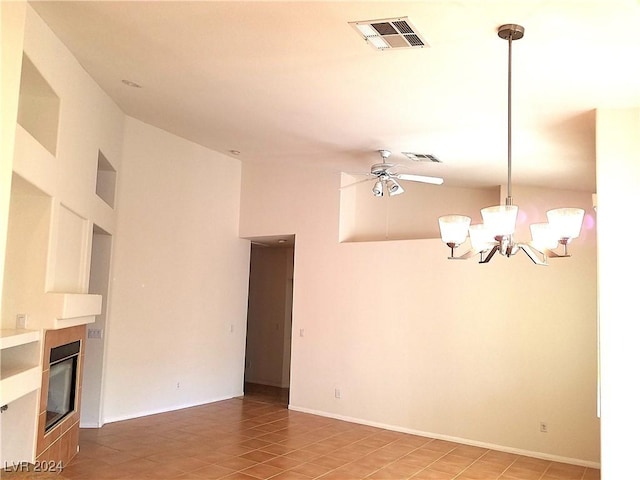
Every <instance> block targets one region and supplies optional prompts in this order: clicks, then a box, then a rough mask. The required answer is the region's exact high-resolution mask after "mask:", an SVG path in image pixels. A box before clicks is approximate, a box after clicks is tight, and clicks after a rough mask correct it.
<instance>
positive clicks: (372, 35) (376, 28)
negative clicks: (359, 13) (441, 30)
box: [349, 17, 429, 50]
mask: <svg viewBox="0 0 640 480" xmlns="http://www.w3.org/2000/svg"><path fill="white" fill-rule="evenodd" d="M349 25H351V26H352V27H353V28H355V29H356V30H357V31H358V32H359V33H360V35H362V36H363V37H364V39H365V40H366V42H367V43H368V44H369V45H371V46H372V47H373V48H375V49H376V50H388V49H390V48H422V47H428V46H429V44H428V43H427V42H426V40H425V39H424V38H423V37H422V36H421V35H420V34H419V33H418V32H417V31H416V29H415V28H414V27H413V25H411V22H409V19H408V17H399V18H386V19H382V20H365V21H361V22H349Z"/></svg>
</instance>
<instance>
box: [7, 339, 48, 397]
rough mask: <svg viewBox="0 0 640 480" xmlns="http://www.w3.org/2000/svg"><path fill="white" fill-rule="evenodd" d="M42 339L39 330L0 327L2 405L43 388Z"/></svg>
mask: <svg viewBox="0 0 640 480" xmlns="http://www.w3.org/2000/svg"><path fill="white" fill-rule="evenodd" d="M40 338H41V334H40V331H39V330H37V331H36V330H24V329H2V330H0V405H6V404H8V403H11V402H13V401H14V400H17V399H18V398H20V397H23V396H24V395H26V394H28V393H30V392H33V391H35V390H38V389H39V388H40V385H41V383H42V367H41V366H40Z"/></svg>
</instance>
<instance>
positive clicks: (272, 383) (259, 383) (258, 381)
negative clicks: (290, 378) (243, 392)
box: [245, 379, 289, 388]
mask: <svg viewBox="0 0 640 480" xmlns="http://www.w3.org/2000/svg"><path fill="white" fill-rule="evenodd" d="M245 383H252V384H255V385H266V386H267V387H277V388H289V385H282V384H281V383H277V382H270V381H268V380H249V379H245Z"/></svg>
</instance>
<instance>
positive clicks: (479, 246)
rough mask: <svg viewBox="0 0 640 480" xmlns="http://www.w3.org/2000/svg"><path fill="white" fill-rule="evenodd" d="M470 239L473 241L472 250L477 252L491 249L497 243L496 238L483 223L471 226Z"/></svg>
mask: <svg viewBox="0 0 640 480" xmlns="http://www.w3.org/2000/svg"><path fill="white" fill-rule="evenodd" d="M469 239H470V240H471V248H473V249H474V250H475V251H477V252H482V251H484V250H487V249H489V248H491V246H492V245H493V243H494V241H495V239H494V236H493V235H491V232H490V231H489V230H488V229H487V227H486V225H484V224H483V223H477V224H475V225H469Z"/></svg>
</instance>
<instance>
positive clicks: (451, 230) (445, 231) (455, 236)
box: [438, 215, 471, 245]
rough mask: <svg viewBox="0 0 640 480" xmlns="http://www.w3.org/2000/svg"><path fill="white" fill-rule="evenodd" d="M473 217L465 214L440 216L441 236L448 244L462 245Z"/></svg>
mask: <svg viewBox="0 0 640 480" xmlns="http://www.w3.org/2000/svg"><path fill="white" fill-rule="evenodd" d="M470 223H471V217H467V216H465V215H445V216H443V217H440V218H438V224H439V225H440V237H441V238H442V241H443V242H444V243H446V244H447V245H460V244H462V243H464V241H465V240H466V239H467V234H468V232H469V224H470Z"/></svg>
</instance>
